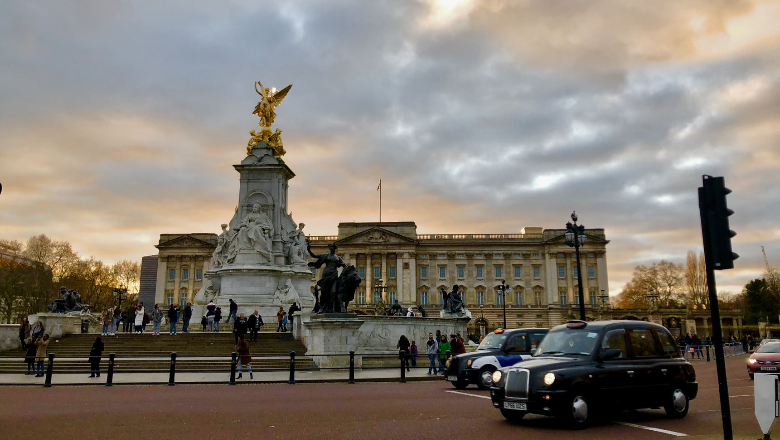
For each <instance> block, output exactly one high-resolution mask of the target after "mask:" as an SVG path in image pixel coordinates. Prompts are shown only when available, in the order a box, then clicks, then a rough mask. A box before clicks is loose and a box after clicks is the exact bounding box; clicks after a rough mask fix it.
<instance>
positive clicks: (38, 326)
mask: <svg viewBox="0 0 780 440" xmlns="http://www.w3.org/2000/svg"><path fill="white" fill-rule="evenodd" d="M43 332H44V329H43V324H42V323H41V321H37V322H36V323H35V325H34V326H33V329H32V330H31V331H30V337H31V338H32V340H33V342H35V341H37V340H38V339H40V338H41V337H42V336H43Z"/></svg>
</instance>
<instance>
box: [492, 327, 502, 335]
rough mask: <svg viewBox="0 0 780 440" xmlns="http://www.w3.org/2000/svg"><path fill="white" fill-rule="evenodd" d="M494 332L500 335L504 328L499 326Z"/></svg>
mask: <svg viewBox="0 0 780 440" xmlns="http://www.w3.org/2000/svg"><path fill="white" fill-rule="evenodd" d="M493 333H495V334H497V335H500V334H501V333H504V329H502V328H497V329H495V330H493Z"/></svg>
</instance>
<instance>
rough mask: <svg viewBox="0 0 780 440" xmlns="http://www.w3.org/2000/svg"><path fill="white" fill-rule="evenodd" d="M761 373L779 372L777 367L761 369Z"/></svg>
mask: <svg viewBox="0 0 780 440" xmlns="http://www.w3.org/2000/svg"><path fill="white" fill-rule="evenodd" d="M761 371H777V367H761Z"/></svg>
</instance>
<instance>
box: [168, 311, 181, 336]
mask: <svg viewBox="0 0 780 440" xmlns="http://www.w3.org/2000/svg"><path fill="white" fill-rule="evenodd" d="M178 320H179V307H178V306H177V305H176V304H173V303H171V305H170V307H169V308H168V321H170V324H171V326H170V328H169V329H168V334H169V335H176V324H177V321H178Z"/></svg>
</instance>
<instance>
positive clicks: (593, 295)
mask: <svg viewBox="0 0 780 440" xmlns="http://www.w3.org/2000/svg"><path fill="white" fill-rule="evenodd" d="M590 305H592V306H595V305H596V289H590Z"/></svg>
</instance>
